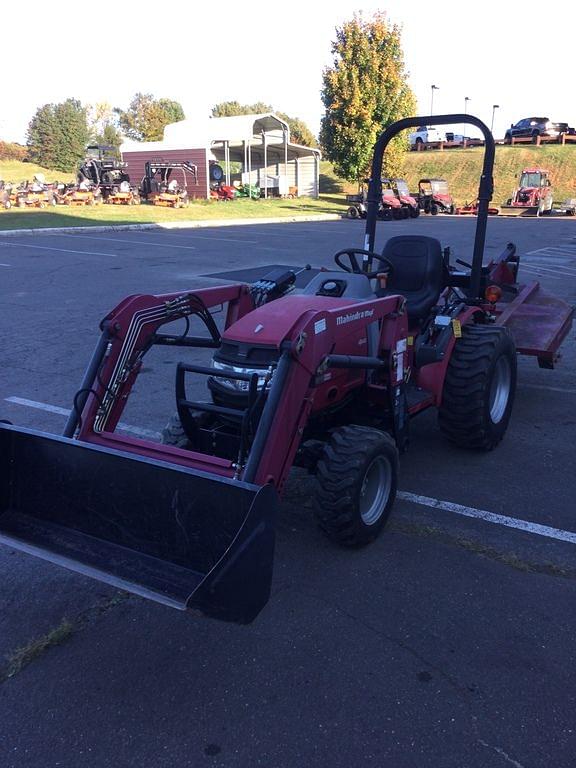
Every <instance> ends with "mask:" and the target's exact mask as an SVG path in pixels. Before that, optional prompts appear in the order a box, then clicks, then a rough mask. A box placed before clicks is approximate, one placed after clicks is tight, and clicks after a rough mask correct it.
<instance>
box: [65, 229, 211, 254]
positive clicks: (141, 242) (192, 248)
mask: <svg viewBox="0 0 576 768" xmlns="http://www.w3.org/2000/svg"><path fill="white" fill-rule="evenodd" d="M54 237H72V238H74V239H76V240H80V239H84V240H108V241H109V242H111V243H129V244H130V245H155V246H158V247H160V248H184V250H187V251H197V250H198V249H197V248H196V246H195V245H173V244H171V243H151V242H150V241H148V240H119V239H118V238H117V237H96V236H95V235H73V234H72V233H70V234H66V233H57V234H56V235H54Z"/></svg>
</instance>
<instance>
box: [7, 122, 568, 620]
mask: <svg viewBox="0 0 576 768" xmlns="http://www.w3.org/2000/svg"><path fill="white" fill-rule="evenodd" d="M464 122H467V123H471V124H473V125H476V126H477V127H478V128H480V130H481V131H482V132H483V134H484V136H485V158H484V166H483V170H482V176H481V180H480V187H479V194H478V200H479V204H478V218H477V224H476V236H475V241H474V247H473V254H472V260H471V264H470V265H466V267H465V269H458V268H456V267H455V266H454V265H452V264H451V263H450V254H449V249H447V248H444V249H443V248H442V247H441V245H440V243H439V242H438V240H436V239H435V238H430V237H423V236H400V237H392V238H390V239H389V240H388V241H387V242H386V244H385V246H384V249H383V250H382V251H381V252H377V251H376V247H375V236H376V224H377V218H378V210H379V206H380V203H381V198H382V188H381V181H380V179H381V171H382V156H383V153H384V150H385V148H386V146H387V144H388V142H389V141H390V140H391V138H393V137H394V136H395V135H396V134H397V133H398V132H400V131H402V130H406V129H407V128H410V127H415V126H418V125H421V124H425V123H426V124H432V125H434V124H450V123H464ZM493 161H494V141H493V139H492V135H491V134H490V131H489V130H488V129H487V128H486V126H485V125H484V124H483V123H482V122H481V121H480V120H478V119H477V118H474V117H472V116H470V115H444V116H434V117H418V118H409V119H406V120H402V121H400V122H398V123H395V124H394V125H392V126H390V127H389V128H388V129H387V130H386V131H385V132H384V133H383V134H382V136H381V137H380V138H379V139H378V141H377V143H376V146H375V150H374V159H373V167H372V174H371V181H370V185H369V188H368V194H367V222H366V232H365V241H364V247H363V248H360V249H359V248H356V247H351V248H345V249H343V250H341V251H339V252H338V253H336V254H335V256H334V260H335V268H334V269H332V270H325V269H308V268H307V269H304V270H301V271H300V273H299V274H298V268H297V267H296V266H295V267H293V268H292V267H286V268H284V267H283V268H280V269H275V270H272V271H270V268H268V269H266V268H263V273H262V277H261V279H259V280H257V281H255V282H252V283H247V282H239V283H238V282H237V283H233V284H227V285H225V286H219V287H213V288H200V289H197V290H195V289H191V290H184V291H180V292H177V293H172V294H167V295H158V296H155V295H134V296H130V297H128V298H126V299H125V300H124V301H122V302H121V303H120V304H119V305H118V306H117V307H116V308H115V309H114V310H112V311H111V312H110V313H109V314H108V315H107V316H106V317H105V318H104V319H103V321H102V323H101V338H100V340H99V342H98V344H97V346H96V349H95V352H94V355H93V358H92V360H91V362H90V364H89V366H88V369H87V371H86V374H85V376H84V380H83V381H82V383H81V385H80V388H79V389H78V392H77V394H76V396H75V398H74V402H73V408H72V411H71V415H70V418H69V420H68V423H67V425H66V428H65V430H64V435H63V436H62V437H56V436H53V435H48V434H43V433H39V432H36V431H33V430H29V429H21V428H18V427H15V426H12V425H10V424H0V541H2V542H3V543H5V544H7V545H8V546H10V547H13V548H16V549H20V550H22V551H24V552H28V553H30V554H33V555H36V556H38V557H41V558H44V559H47V560H49V561H52V562H55V563H58V564H60V565H63V566H65V567H67V568H70V569H72V570H75V571H78V572H80V573H83V574H86V575H89V576H92V577H94V578H96V579H100V580H102V581H104V582H107V583H109V584H112V585H114V586H117V587H120V588H123V589H125V590H127V591H129V592H133V593H135V594H137V595H141V596H143V597H147V598H150V599H152V600H156V601H158V602H160V603H164V604H166V605H169V606H172V607H175V608H180V609H192V610H196V611H199V612H201V613H203V614H205V615H207V616H211V617H215V618H219V619H223V620H227V621H236V622H242V623H246V622H250V621H252V620H253V619H254V618H255V617H256V616H257V615H258V613H259V612H260V611H261V610H262V608H263V607H264V605H265V604H266V602H267V600H268V598H269V593H270V584H271V578H272V568H273V558H274V530H275V510H276V507H277V504H278V498H279V497H280V496H281V495H282V493H283V491H284V487H285V484H286V481H287V478H288V475H289V473H290V470H291V468H292V467H294V466H297V467H300V468H304V469H306V470H307V471H308V472H310V473H312V474H313V475H315V477H316V484H315V487H316V490H315V492H314V510H315V514H316V518H317V521H318V523H319V525H320V527H321V528H322V529H323V530H324V531H325V532H326V534H327V535H328V536H329V537H330V538H331V539H332V540H334V541H335V542H338V543H339V544H341V545H344V546H347V547H357V546H361V545H365V544H368V543H369V542H371V541H373V540H374V539H375V538H376V537H377V536H378V534H379V533H380V532H381V531H382V529H383V528H384V526H385V524H386V521H387V519H388V517H389V515H390V512H391V510H392V507H393V504H394V500H395V496H396V488H397V484H398V472H399V456H400V454H401V453H402V452H404V451H405V450H407V448H408V445H409V436H410V422H411V420H412V418H414V417H415V416H416V415H417V414H419V413H421V412H423V411H424V410H426V409H428V408H435V409H437V411H438V419H439V426H440V430H441V432H442V433H443V434H444V435H445V437H446V438H447V439H449V440H450V441H452V442H453V443H454V444H456V445H458V446H461V447H462V448H463V449H476V450H492V449H493V448H495V447H496V446H497V445H498V443H499V442H500V441H501V440H502V438H503V437H504V434H505V432H506V429H507V426H508V423H509V420H510V418H511V413H512V406H513V401H514V392H515V386H516V354H517V352H521V353H525V354H529V355H533V356H535V357H537V359H538V361H539V362H540V364H541V365H542V366H544V367H553V365H554V363H555V361H556V358H557V353H558V348H559V346H560V344H561V342H562V340H563V339H564V338H565V336H566V335H567V334H568V332H569V330H570V327H571V323H572V315H573V311H572V308H570V307H568V306H567V305H566V304H565V303H563V302H562V301H560V300H559V299H556V298H554V297H552V296H548V295H546V294H545V293H544V292H543V291H542V290H541V289H540V287H539V285H538V283H532V284H529V285H523V284H521V283H519V281H518V270H519V257H518V255H517V253H516V249H515V247H514V246H513V245H512V244H508V246H506V248H505V249H504V250H503V252H502V254H501V256H500V257H499V258H497V259H495V260H494V261H492V262H490V263H489V264H488V265H483V263H482V258H483V252H484V240H485V233H486V224H487V210H488V204H489V200H490V197H491V194H492V165H493ZM380 226H386V225H380ZM224 277H226V276H224ZM228 277H229V276H228ZM217 307H222V308H224V311H225V321H224V323H223V329H222V330H220V329H219V328H218V326H217V325H216V323H215V321H214V318H213V315H212V311H214V310H215V309H216V308H217ZM182 320H183V321H184V323H185V327H186V331H185V332H184V333H178V334H175V333H174V332H173V330H172V332H171V328H172V326H171V324H172V323H173V322H174V321H182ZM163 326H166V327H165V328H163ZM196 327H200V328H201V329H202V330H201V331H200V332H196V330H194V333H192V332H191V331H190V329H191V328H193V329H196ZM158 345H160V346H171V347H178V348H179V349H180V354H181V356H182V358H183V359H181V362H179V363H178V364H177V365H176V366H175V371H174V379H175V384H174V392H175V408H174V410H175V414H172V415H171V414H166V421H167V426H166V429H165V430H164V433H163V441H162V443H160V442H153V441H152V440H145V439H139V438H134V437H126V436H125V435H122V434H119V433H118V432H117V431H116V427H117V426H118V424H119V421H120V419H121V417H122V413H123V411H124V409H125V406H126V403H127V401H128V399H129V397H130V394H131V391H132V390H133V387H134V385H135V383H136V381H137V380H138V376H139V373H140V372H141V369H142V365H143V361H144V359H145V356H146V354H147V353H148V352H149V351H150V350H151V349H152V348H154V347H155V346H158ZM200 349H205V350H206V349H208V350H213V357H212V361H211V364H210V365H199V364H197V363H196V362H190V359H189V358H188V359H184V358H185V357H186V355H190V354H192V355H194V354H197V351H198V350H200ZM200 380H203V381H205V384H206V386H205V392H206V395H205V397H204V398H202V399H193V398H192V396H191V394H190V393H191V388H192V385H195V383H196V382H198V381H200Z"/></svg>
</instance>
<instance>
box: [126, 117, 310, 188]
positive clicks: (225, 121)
mask: <svg viewBox="0 0 576 768" xmlns="http://www.w3.org/2000/svg"><path fill="white" fill-rule="evenodd" d="M162 144H165V145H166V148H168V147H170V148H175V147H181V148H184V147H189V148H193V147H202V146H204V147H206V146H208V147H209V149H210V152H211V153H212V156H213V159H215V160H217V161H218V162H220V163H222V165H223V168H224V172H225V179H226V183H227V184H231V183H232V181H233V177H234V176H236V178H238V174H234V173H233V172H232V170H231V163H239V164H240V167H241V171H240V180H241V181H242V182H243V183H249V184H257V185H258V186H259V187H260V188H261V189H262V190H263V191H264V197H267V196H268V194H269V193H274V194H280V195H287V194H290V193H295V194H297V195H298V196H303V195H306V196H309V197H318V194H319V175H320V150H318V149H313V148H311V147H303V146H300V145H298V144H292V143H291V142H290V129H289V127H288V124H287V123H286V122H285V121H284V120H282V119H281V118H279V117H278V116H277V115H274V114H272V113H267V114H259V115H238V116H234V117H213V118H209V119H208V120H204V121H198V120H181V121H180V122H178V123H172V124H171V125H167V126H166V128H165V129H164V142H162ZM141 147H142V149H144V148H145V145H141ZM156 149H157V150H161V147H156Z"/></svg>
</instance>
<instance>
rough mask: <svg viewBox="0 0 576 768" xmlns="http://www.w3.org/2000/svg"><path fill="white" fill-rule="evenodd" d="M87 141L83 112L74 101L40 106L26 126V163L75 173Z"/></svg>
mask: <svg viewBox="0 0 576 768" xmlns="http://www.w3.org/2000/svg"><path fill="white" fill-rule="evenodd" d="M88 140H89V131H88V124H87V120H86V109H85V108H84V107H83V106H82V104H81V103H80V102H79V101H78V100H77V99H66V101H64V102H62V103H61V104H44V106H42V107H39V108H38V109H37V110H36V114H35V115H34V117H33V118H32V120H31V121H30V124H29V126H28V134H27V144H28V151H29V156H30V160H32V161H33V162H35V163H38V164H39V165H43V166H44V167H45V168H53V169H54V170H57V171H66V172H70V171H73V170H75V169H76V167H77V165H78V162H79V161H80V160H81V159H82V158H83V157H84V150H85V148H86V144H87V143H88Z"/></svg>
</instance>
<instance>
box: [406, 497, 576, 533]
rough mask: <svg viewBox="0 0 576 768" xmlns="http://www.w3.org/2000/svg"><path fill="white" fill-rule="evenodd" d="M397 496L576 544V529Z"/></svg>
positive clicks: (445, 503)
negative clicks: (569, 529)
mask: <svg viewBox="0 0 576 768" xmlns="http://www.w3.org/2000/svg"><path fill="white" fill-rule="evenodd" d="M397 496H398V498H399V499H402V501H411V502H412V503H413V504H421V505H423V506H425V507H432V508H433V509H442V510H444V511H445V512H454V513H455V514H457V515H464V517H476V518H478V519H479V520H484V521H485V522H487V523H495V524H496V525H504V526H506V527H507V528H516V529H517V530H519V531H524V532H525V533H534V534H536V535H537V536H545V537H546V538H548V539H558V540H559V541H567V542H569V543H570V544H576V532H574V531H564V530H562V529H561V528H551V527H550V526H548V525H540V524H539V523H532V522H530V521H528V520H521V519H520V518H516V517H506V515H497V514H495V513H494V512H486V510H484V509H476V508H475V507H465V506H463V505H462V504H454V503H453V502H452V501H441V500H440V499H433V498H431V497H430V496H420V495H419V494H417V493H408V492H406V491H398V493H397Z"/></svg>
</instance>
